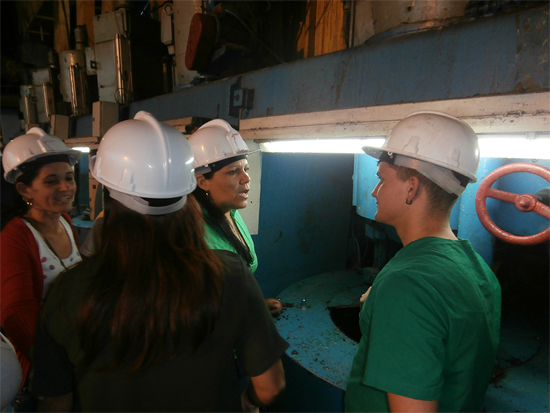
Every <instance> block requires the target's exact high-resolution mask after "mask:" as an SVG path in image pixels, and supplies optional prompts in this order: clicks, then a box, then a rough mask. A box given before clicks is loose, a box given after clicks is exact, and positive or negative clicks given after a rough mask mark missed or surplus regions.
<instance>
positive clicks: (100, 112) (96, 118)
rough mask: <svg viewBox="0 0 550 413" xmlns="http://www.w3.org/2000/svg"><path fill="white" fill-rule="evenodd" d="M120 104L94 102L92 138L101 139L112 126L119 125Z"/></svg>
mask: <svg viewBox="0 0 550 413" xmlns="http://www.w3.org/2000/svg"><path fill="white" fill-rule="evenodd" d="M118 119H119V110H118V104H117V103H113V102H101V101H98V102H94V103H93V104H92V136H94V137H97V138H101V137H102V136H103V135H105V132H107V131H108V130H109V128H111V126H113V125H115V124H116V123H118Z"/></svg>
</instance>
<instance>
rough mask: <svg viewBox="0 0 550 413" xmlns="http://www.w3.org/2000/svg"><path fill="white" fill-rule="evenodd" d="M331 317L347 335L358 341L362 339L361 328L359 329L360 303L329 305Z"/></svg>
mask: <svg viewBox="0 0 550 413" xmlns="http://www.w3.org/2000/svg"><path fill="white" fill-rule="evenodd" d="M328 310H329V312H330V318H331V320H332V322H333V323H334V325H335V326H336V327H338V330H340V331H341V332H342V333H344V334H345V336H346V337H348V338H350V339H352V340H353V341H355V342H356V343H359V341H360V340H361V330H360V329H359V311H360V310H361V308H360V307H359V306H358V305H350V306H338V307H328Z"/></svg>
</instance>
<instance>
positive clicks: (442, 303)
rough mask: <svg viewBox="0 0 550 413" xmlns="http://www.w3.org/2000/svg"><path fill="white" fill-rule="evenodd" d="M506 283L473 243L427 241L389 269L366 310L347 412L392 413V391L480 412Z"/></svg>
mask: <svg viewBox="0 0 550 413" xmlns="http://www.w3.org/2000/svg"><path fill="white" fill-rule="evenodd" d="M500 309H501V299H500V285H499V283H498V281H497V279H496V277H495V275H494V274H493V272H492V271H491V269H490V268H489V267H488V266H487V265H486V264H485V262H484V261H483V259H482V258H481V257H480V256H479V255H478V254H477V253H476V252H475V251H474V250H473V248H472V246H471V244H470V242H469V241H465V240H459V241H451V240H445V239H441V238H432V237H428V238H422V239H420V240H417V241H415V242H412V243H411V244H408V245H407V246H405V247H404V248H403V249H401V250H400V251H399V252H398V253H397V254H396V256H395V257H394V258H393V259H392V260H391V261H390V262H389V263H388V264H387V265H386V266H385V267H384V269H383V270H382V271H381V272H380V274H379V275H378V276H377V277H376V280H375V282H374V284H373V286H372V288H371V291H370V293H369V295H368V297H367V300H366V302H365V305H364V306H363V309H362V310H361V313H360V321H359V323H360V327H361V333H362V338H361V341H360V343H359V346H358V348H357V352H356V354H355V358H354V360H353V364H352V369H351V373H350V377H349V380H348V385H347V390H346V411H361V412H388V411H389V406H388V401H387V395H386V393H387V392H390V393H394V394H399V395H401V396H405V397H410V398H413V399H419V400H438V401H439V410H440V411H446V412H462V411H469V412H471V411H479V409H480V407H481V405H482V403H483V399H484V395H485V392H486V390H487V386H488V384H489V380H490V378H491V374H492V372H493V368H494V364H495V358H496V353H497V348H498V342H499V333H500Z"/></svg>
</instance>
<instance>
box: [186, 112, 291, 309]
mask: <svg viewBox="0 0 550 413" xmlns="http://www.w3.org/2000/svg"><path fill="white" fill-rule="evenodd" d="M189 143H190V144H191V148H192V149H193V153H194V155H195V174H196V177H197V188H196V189H195V191H194V192H193V196H194V197H195V198H196V199H197V201H198V202H199V204H200V205H201V208H202V210H203V214H204V218H205V224H206V226H205V231H206V242H207V243H208V245H209V246H210V248H213V249H219V250H227V251H232V252H235V253H236V254H238V255H239V256H240V257H241V258H242V259H243V260H244V261H245V262H246V264H247V265H248V267H249V268H250V270H251V271H252V272H253V273H254V272H255V271H256V269H257V268H258V258H257V256H256V251H255V250H254V242H253V241H252V237H251V235H250V232H249V231H248V228H247V226H246V224H245V222H244V221H243V219H242V217H241V215H240V213H239V209H243V208H246V207H247V205H248V195H249V192H250V175H249V174H248V170H249V167H248V154H249V153H250V151H249V149H248V146H247V145H246V143H245V142H244V140H243V138H242V137H241V135H240V134H239V132H237V131H236V130H235V129H234V128H233V127H232V126H231V125H230V124H229V123H228V122H226V121H225V120H223V119H214V120H211V121H209V122H207V123H205V124H204V125H203V126H201V127H200V128H199V129H198V130H197V131H196V132H195V133H193V134H192V135H191V136H190V137H189ZM266 303H267V305H268V307H269V308H270V310H271V312H272V313H277V312H279V311H280V310H281V308H282V304H281V303H280V302H279V301H278V300H276V299H274V298H267V299H266Z"/></svg>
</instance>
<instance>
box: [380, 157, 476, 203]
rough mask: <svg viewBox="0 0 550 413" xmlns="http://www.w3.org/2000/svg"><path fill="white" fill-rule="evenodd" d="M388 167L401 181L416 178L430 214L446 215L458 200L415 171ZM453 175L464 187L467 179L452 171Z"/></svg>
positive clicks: (395, 166) (392, 165)
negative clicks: (423, 192)
mask: <svg viewBox="0 0 550 413" xmlns="http://www.w3.org/2000/svg"><path fill="white" fill-rule="evenodd" d="M389 165H390V167H391V168H393V169H394V170H395V171H396V173H397V177H398V178H399V179H400V180H401V181H406V180H407V179H409V178H411V177H413V176H415V177H416V178H418V180H419V181H420V183H421V184H422V186H423V187H424V189H425V191H426V194H427V196H428V202H429V204H430V211H431V212H433V213H437V212H445V213H448V212H450V211H451V208H452V207H453V205H454V204H455V202H456V200H457V199H458V196H457V195H456V194H452V193H451V194H450V193H448V192H447V191H445V190H444V189H443V188H441V187H440V186H439V185H437V184H436V183H435V182H433V181H432V180H431V179H428V178H427V177H425V176H424V175H422V174H421V173H420V172H418V171H417V170H416V169H412V168H407V167H405V166H398V165H394V164H391V163H389ZM453 175H454V176H455V177H456V178H457V179H458V180H459V181H460V183H461V184H463V185H464V186H466V183H467V182H468V178H466V177H465V176H463V175H460V174H457V173H456V172H454V171H453Z"/></svg>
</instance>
